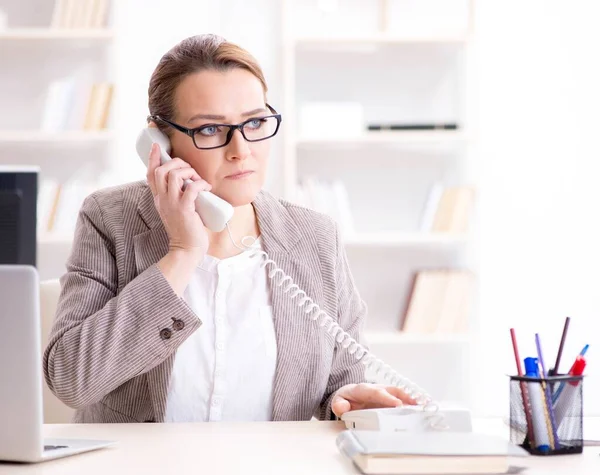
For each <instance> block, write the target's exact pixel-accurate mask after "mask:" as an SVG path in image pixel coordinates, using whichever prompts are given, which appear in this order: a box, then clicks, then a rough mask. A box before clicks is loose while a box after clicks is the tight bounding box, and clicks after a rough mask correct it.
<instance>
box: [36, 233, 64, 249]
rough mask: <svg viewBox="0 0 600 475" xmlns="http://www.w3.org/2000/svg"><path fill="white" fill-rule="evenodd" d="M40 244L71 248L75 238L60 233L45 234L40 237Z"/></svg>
mask: <svg viewBox="0 0 600 475" xmlns="http://www.w3.org/2000/svg"><path fill="white" fill-rule="evenodd" d="M37 241H38V244H41V245H45V246H47V245H52V246H64V247H71V244H72V243H73V236H69V235H65V234H59V233H43V234H40V235H38V239H37Z"/></svg>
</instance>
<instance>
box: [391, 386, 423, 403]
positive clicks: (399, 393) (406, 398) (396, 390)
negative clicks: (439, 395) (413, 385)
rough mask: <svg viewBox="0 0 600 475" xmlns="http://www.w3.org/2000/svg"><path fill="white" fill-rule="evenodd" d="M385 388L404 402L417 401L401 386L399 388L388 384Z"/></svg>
mask: <svg viewBox="0 0 600 475" xmlns="http://www.w3.org/2000/svg"><path fill="white" fill-rule="evenodd" d="M385 389H386V390H387V392H389V393H390V394H392V395H393V396H396V397H397V398H398V399H400V400H401V401H402V402H403V403H404V404H410V405H414V404H416V403H417V401H416V400H415V399H413V398H412V397H410V396H409V395H408V394H406V393H405V392H404V391H402V389H400V388H397V387H395V386H386V387H385Z"/></svg>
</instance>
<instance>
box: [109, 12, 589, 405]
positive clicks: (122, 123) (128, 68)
mask: <svg viewBox="0 0 600 475" xmlns="http://www.w3.org/2000/svg"><path fill="white" fill-rule="evenodd" d="M117 3H118V8H117V11H116V21H117V28H118V31H119V34H120V37H119V38H118V40H117V41H118V48H117V58H118V59H117V64H116V68H117V78H116V80H117V83H118V84H119V91H118V94H119V95H120V98H119V100H117V101H116V105H117V109H116V110H115V113H114V120H115V125H116V128H117V129H118V133H119V139H118V151H117V152H118V153H117V154H116V155H115V160H116V164H117V166H118V170H119V173H120V175H119V179H122V180H123V181H126V180H129V179H139V178H143V168H142V166H141V165H139V164H138V163H137V158H136V157H135V154H134V140H135V135H136V133H137V130H138V128H139V127H141V126H142V125H143V124H144V119H145V116H146V114H147V108H146V90H147V85H148V79H149V77H150V74H151V72H152V69H153V68H154V66H155V64H156V62H157V61H158V59H159V58H160V56H161V55H162V54H163V53H164V52H165V51H166V50H167V49H168V48H169V47H171V46H172V45H173V44H174V43H175V42H177V41H179V40H180V39H182V38H183V37H185V36H188V35H191V34H197V33H203V32H216V33H222V34H224V35H226V36H227V37H228V38H229V39H231V40H233V41H237V42H239V43H240V44H241V45H242V46H244V47H247V48H248V49H250V50H251V51H252V52H253V53H254V54H255V55H256V56H257V57H258V59H259V61H261V63H262V64H263V67H264V69H265V72H266V75H267V78H268V80H269V82H270V85H271V89H272V94H271V96H270V100H271V101H272V102H273V104H274V105H276V104H277V103H278V102H281V97H282V91H281V88H280V64H281V63H280V60H281V58H280V45H279V43H278V38H279V29H278V28H279V25H278V23H279V4H278V2H277V1H276V0H258V1H254V2H243V1H239V0H225V1H220V2H218V3H217V2H209V1H201V0H197V1H195V2H190V1H185V0H171V1H169V2H164V1H158V0H154V1H142V0H127V1H123V2H117ZM140 12H143V14H141V15H140ZM599 16H600V5H598V4H597V2H596V1H594V0H586V1H584V0H576V1H567V0H535V1H534V0H526V1H525V0H520V1H518V0H480V1H479V2H477V16H476V35H475V43H474V47H473V51H472V53H473V57H472V60H473V61H472V63H471V64H472V72H473V77H472V78H470V79H471V81H472V83H473V84H474V85H473V88H472V90H471V106H472V110H471V113H472V114H473V115H472V117H471V120H470V123H472V124H474V125H476V128H477V132H478V142H477V144H476V150H475V154H474V156H475V158H476V160H479V171H480V173H481V177H482V181H481V183H480V184H481V188H480V190H481V191H480V214H481V218H480V219H481V228H480V233H479V239H480V241H479V247H480V256H479V257H480V261H481V262H480V305H479V306H480V311H481V317H482V321H481V335H480V348H479V350H480V351H479V353H478V354H479V358H478V362H477V364H479V365H480V370H479V373H480V377H478V378H477V383H478V384H477V386H476V388H475V391H476V406H477V407H476V409H477V411H478V412H485V413H496V414H498V413H506V412H507V410H508V397H507V396H508V379H507V377H506V376H505V375H506V374H507V373H513V372H514V360H513V358H512V356H511V351H510V339H509V333H508V329H509V328H510V327H511V326H515V327H516V329H517V332H518V337H519V340H520V344H521V356H522V357H524V356H526V355H529V354H531V353H532V351H533V350H534V347H533V343H532V342H533V335H534V333H535V332H536V331H539V332H540V333H541V336H542V339H543V340H542V341H543V343H544V348H545V350H546V359H547V360H551V359H553V356H554V354H555V351H556V345H557V343H558V339H559V336H560V330H561V325H562V323H563V320H564V317H565V316H566V315H570V316H571V317H572V322H571V328H570V334H569V340H568V342H567V346H566V348H565V353H564V355H565V359H564V360H563V366H562V369H567V367H568V365H569V364H570V362H571V360H572V359H573V355H574V354H575V353H576V352H577V351H579V349H580V348H581V347H582V346H583V344H584V343H590V344H591V347H590V351H589V353H588V355H589V371H588V374H589V375H590V377H589V379H588V380H587V381H586V383H585V385H586V387H587V391H586V403H585V408H586V411H588V412H593V413H600V402H595V401H594V399H595V400H596V401H600V398H599V397H598V396H599V395H600V383H599V382H598V381H597V378H595V377H594V375H597V374H598V368H600V357H599V356H598V355H600V335H599V334H598V328H599V326H598V324H597V323H596V321H597V319H596V316H597V315H599V314H600V292H598V290H597V285H598V283H599V279H598V277H597V272H596V270H597V269H598V268H600V253H599V252H598V250H597V249H598V247H597V246H598V243H600V230H599V226H598V225H597V224H596V222H595V221H596V213H595V211H596V203H600V188H598V187H597V186H594V185H595V184H596V183H597V175H598V172H599V171H600V166H599V165H598V161H599V160H600V153H599V152H600V145H599V143H598V139H597V136H598V134H597V130H599V129H600V115H599V114H598V111H599V110H600V92H599V89H598V84H600V71H599V69H598V66H597V64H598V61H597V51H596V45H598V44H600V31H599V30H598V29H597V28H595V21H596V19H597V18H598V17H599ZM282 112H285V111H282ZM278 153H280V148H276V149H275V150H274V154H273V159H272V160H273V162H272V163H273V165H272V167H271V170H270V175H269V178H268V180H269V181H268V183H267V186H268V187H269V188H270V189H271V190H272V191H274V192H275V193H279V190H280V187H279V183H280V179H281V176H280V174H281V167H280V166H279V162H278V158H277V154H278ZM547 364H550V363H549V362H547Z"/></svg>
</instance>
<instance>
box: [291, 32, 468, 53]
mask: <svg viewBox="0 0 600 475" xmlns="http://www.w3.org/2000/svg"><path fill="white" fill-rule="evenodd" d="M468 40H469V37H468V35H467V34H457V35H429V36H401V35H392V34H386V33H380V34H378V33H374V34H370V35H362V36H360V35H357V36H348V35H327V36H319V35H314V36H309V35H307V36H298V37H296V38H295V39H293V40H292V41H293V42H294V43H295V45H296V46H297V47H300V48H311V49H314V48H317V49H328V48H330V47H332V46H354V45H356V46H360V45H373V46H378V45H402V44H409V45H411V44H450V45H462V44H465V43H467V42H468Z"/></svg>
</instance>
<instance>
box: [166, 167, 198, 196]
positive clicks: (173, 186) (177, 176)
mask: <svg viewBox="0 0 600 475" xmlns="http://www.w3.org/2000/svg"><path fill="white" fill-rule="evenodd" d="M186 180H191V181H192V182H194V181H197V180H200V176H199V175H198V173H196V170H194V169H193V168H192V167H190V166H188V167H183V168H173V169H172V170H170V171H169V173H168V175H167V193H168V196H169V199H170V200H171V202H172V203H176V202H177V201H178V200H179V199H180V197H181V194H182V193H183V185H184V183H185V181H186Z"/></svg>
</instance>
